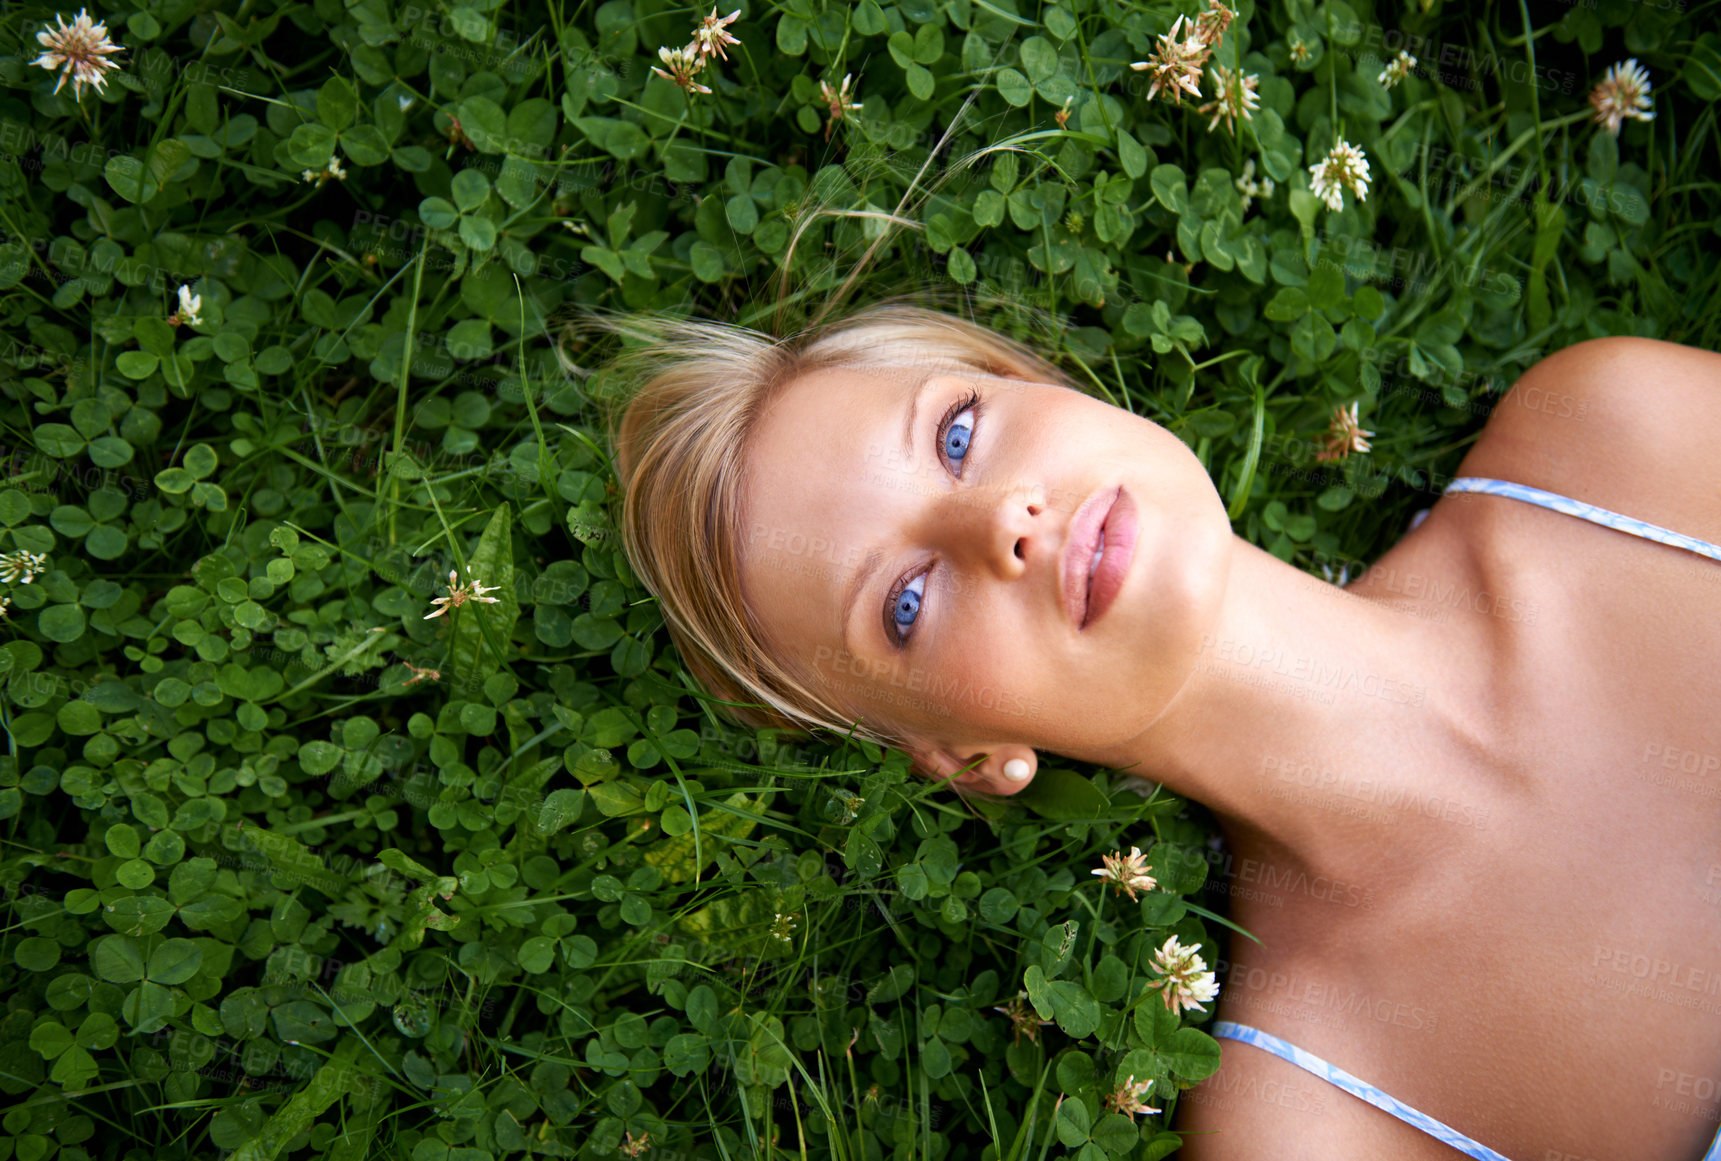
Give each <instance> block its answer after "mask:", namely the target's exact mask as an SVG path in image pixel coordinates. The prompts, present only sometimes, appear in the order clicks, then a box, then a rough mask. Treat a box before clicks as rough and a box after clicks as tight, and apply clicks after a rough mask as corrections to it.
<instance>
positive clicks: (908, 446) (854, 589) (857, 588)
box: [837, 368, 940, 655]
mask: <svg viewBox="0 0 1721 1161" xmlns="http://www.w3.org/2000/svg"><path fill="white" fill-rule="evenodd" d="M939 373H940V370H939V369H938V368H933V369H932V370H930V371H928V372H927V373H926V375H925V376H924V377H923V378H922V379H921V380H920V382H919V383H917V384H915V386H914V390H912V391H911V392H909V397H908V414H907V415H906V416H904V417H903V421H902V456H903V459H904V460H905V461H906V460H908V459H910V458H911V457H912V456H913V454H914V427H915V418H916V416H918V415H919V414H920V400H921V397H922V396H923V395H924V394H925V393H926V385H927V384H928V383H930V382H932V378H933V376H934V375H937V374H939ZM883 565H884V549H882V548H878V547H876V546H875V547H873V548H871V549H869V550H868V551H867V554H866V557H865V559H864V560H863V561H862V562H861V566H860V567H859V568H858V569H856V570H855V574H854V576H852V577H850V578H849V583H848V587H847V588H846V589H845V590H844V592H843V608H842V613H841V614H840V616H841V618H842V619H841V620H840V621H838V622H837V638H838V640H840V641H841V642H842V645H843V651H844V652H845V653H848V654H850V655H853V653H854V648H853V647H852V645H851V644H850V642H849V625H850V623H852V622H853V620H854V605H855V601H857V600H858V599H859V598H860V595H861V592H862V591H863V590H865V589H866V588H867V587H869V586H870V584H871V582H872V578H873V576H874V574H876V573H877V572H878V570H879V569H880V568H881V567H883Z"/></svg>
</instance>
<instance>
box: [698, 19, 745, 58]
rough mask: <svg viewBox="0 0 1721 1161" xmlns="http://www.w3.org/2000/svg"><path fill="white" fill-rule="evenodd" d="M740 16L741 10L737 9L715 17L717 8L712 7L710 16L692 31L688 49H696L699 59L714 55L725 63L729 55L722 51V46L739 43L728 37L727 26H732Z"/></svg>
mask: <svg viewBox="0 0 1721 1161" xmlns="http://www.w3.org/2000/svg"><path fill="white" fill-rule="evenodd" d="M740 15H741V10H740V9H739V8H737V9H736V10H735V11H733V12H731V13H730V14H729V15H727V16H722V17H720V16H718V15H717V8H716V7H715V6H713V7H712V9H711V15H710V16H707V17H705V18H704V19H702V20H701V21H700V22H699V27H698V28H696V29H694V30H693V44H691V45H690V46H689V47H690V48H694V49H696V50H697V51H698V53H699V55H700V57H701V59H703V58H706V57H709V56H710V55H711V54H713V53H716V54H717V55H718V56H720V57H722V58H723V59H724V60H725V61H727V60H728V59H729V54H728V53H726V52H724V51H723V46H724V45H726V44H740V43H741V42H740V41H739V40H737V39H736V38H735V37H733V36H731V35H729V32H728V25H730V24H733V23H734V22H735V20H736V18H737V17H739V16H740Z"/></svg>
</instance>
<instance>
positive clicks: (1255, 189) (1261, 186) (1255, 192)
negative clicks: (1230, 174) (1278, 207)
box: [1233, 157, 1273, 214]
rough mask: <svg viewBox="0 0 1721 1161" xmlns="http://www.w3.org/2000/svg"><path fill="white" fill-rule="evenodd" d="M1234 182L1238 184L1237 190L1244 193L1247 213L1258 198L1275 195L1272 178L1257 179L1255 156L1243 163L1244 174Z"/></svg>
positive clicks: (1244, 205) (1244, 206)
mask: <svg viewBox="0 0 1721 1161" xmlns="http://www.w3.org/2000/svg"><path fill="white" fill-rule="evenodd" d="M1233 184H1234V185H1236V187H1237V192H1238V193H1240V194H1242V195H1243V212H1244V213H1245V214H1246V213H1248V212H1249V206H1250V204H1251V203H1252V202H1253V201H1254V200H1255V199H1256V198H1270V197H1272V196H1273V179H1272V178H1270V177H1263V178H1261V180H1260V181H1256V180H1255V159H1254V158H1253V157H1251V158H1249V159H1248V160H1247V161H1245V162H1244V163H1243V176H1242V177H1239V178H1238V179H1237V180H1236V181H1235V182H1234V183H1233Z"/></svg>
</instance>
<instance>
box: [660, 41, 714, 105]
mask: <svg viewBox="0 0 1721 1161" xmlns="http://www.w3.org/2000/svg"><path fill="white" fill-rule="evenodd" d="M657 57H658V59H659V60H661V61H662V62H663V63H664V64H666V65H668V66H669V71H668V72H664V71H663V70H662V69H660V68H657V67H656V66H653V67H652V70H651V71H652V72H654V73H656V74H657V75H658V76H660V77H662V78H663V79H664V80H666V81H674V82H675V83H676V84H677V85H679V86H681V87H682V88H683V89H686V90H687V91H688V92H690V93H709V92H710V91H711V90H710V89H708V88H706V87H705V86H704V85H702V84H700V83H699V82H698V81H696V80H694V79H693V76H694V74H695V73H697V72H698V71H699V70H700V69H701V68H704V67H705V58H704V57H703V56H701V55H700V54H699V52H698V46H697V44H690V45H688V46H687V47H686V48H664V47H662V46H659V47H658V50H657Z"/></svg>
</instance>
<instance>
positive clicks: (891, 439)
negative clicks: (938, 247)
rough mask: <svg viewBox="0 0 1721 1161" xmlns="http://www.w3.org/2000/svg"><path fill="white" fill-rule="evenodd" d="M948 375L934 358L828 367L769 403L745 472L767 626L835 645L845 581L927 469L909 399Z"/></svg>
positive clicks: (746, 511)
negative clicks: (906, 438) (909, 434)
mask: <svg viewBox="0 0 1721 1161" xmlns="http://www.w3.org/2000/svg"><path fill="white" fill-rule="evenodd" d="M949 373H952V372H949V371H947V370H945V369H943V368H934V367H928V366H925V365H921V366H902V365H895V364H892V365H878V366H862V367H842V368H821V369H819V370H817V371H813V372H809V373H808V374H806V375H804V376H802V377H800V378H798V379H797V380H796V381H795V382H794V383H792V384H791V385H790V386H789V387H788V388H786V389H785V390H784V391H783V392H782V393H780V394H779V395H778V397H777V398H776V399H774V400H773V401H772V403H771V405H770V406H769V407H768V408H767V410H766V412H765V414H764V416H763V417H762V418H761V420H760V423H759V425H758V427H757V428H756V430H755V431H754V433H753V439H752V442H751V444H750V446H749V448H748V454H747V461H746V465H745V470H744V474H743V482H742V489H741V520H742V537H741V570H740V571H741V576H742V588H743V593H744V596H745V597H746V599H747V602H748V604H749V606H750V608H751V609H752V610H753V613H754V615H755V616H756V617H757V618H758V619H759V620H760V622H761V623H762V624H763V625H764V626H765V627H766V630H767V632H768V634H769V635H771V636H772V637H774V638H778V639H780V640H788V641H794V642H797V647H798V648H799V647H805V648H806V649H807V650H808V651H809V653H810V652H811V650H812V649H814V648H816V647H817V646H818V645H821V644H823V645H830V644H835V643H836V636H837V634H838V633H839V631H840V626H839V624H838V621H839V612H840V605H841V594H842V588H843V585H844V584H845V583H846V582H847V581H848V579H849V578H850V577H852V576H853V575H854V574H855V572H856V570H857V569H859V568H860V566H861V565H862V564H863V563H864V562H865V560H866V556H867V553H868V551H869V550H870V549H872V548H873V547H875V546H877V545H879V544H881V543H882V542H884V541H885V540H886V539H887V538H888V535H889V534H890V532H891V531H892V530H893V529H894V528H895V525H896V522H897V520H898V518H899V515H900V510H901V508H902V507H903V505H904V504H905V503H906V502H907V501H908V499H909V498H910V493H909V492H908V491H905V490H904V489H912V488H913V487H915V476H916V473H917V471H919V470H923V469H924V465H916V464H915V463H913V462H912V455H910V456H909V457H908V458H905V453H904V449H903V446H902V437H903V416H904V415H905V414H906V412H907V408H908V405H909V399H910V397H911V396H912V395H913V393H914V392H915V391H916V390H918V389H919V388H920V386H921V385H922V384H923V383H924V382H925V381H926V380H927V379H929V378H930V377H932V376H933V375H937V374H949ZM917 426H925V425H924V422H923V423H921V424H919V425H917ZM909 450H910V453H912V452H913V451H914V450H915V449H914V447H913V445H912V443H911V445H910V449H909ZM920 458H921V459H923V460H930V458H931V457H930V455H923V456H921V457H920ZM923 486H930V484H927V485H923Z"/></svg>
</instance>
